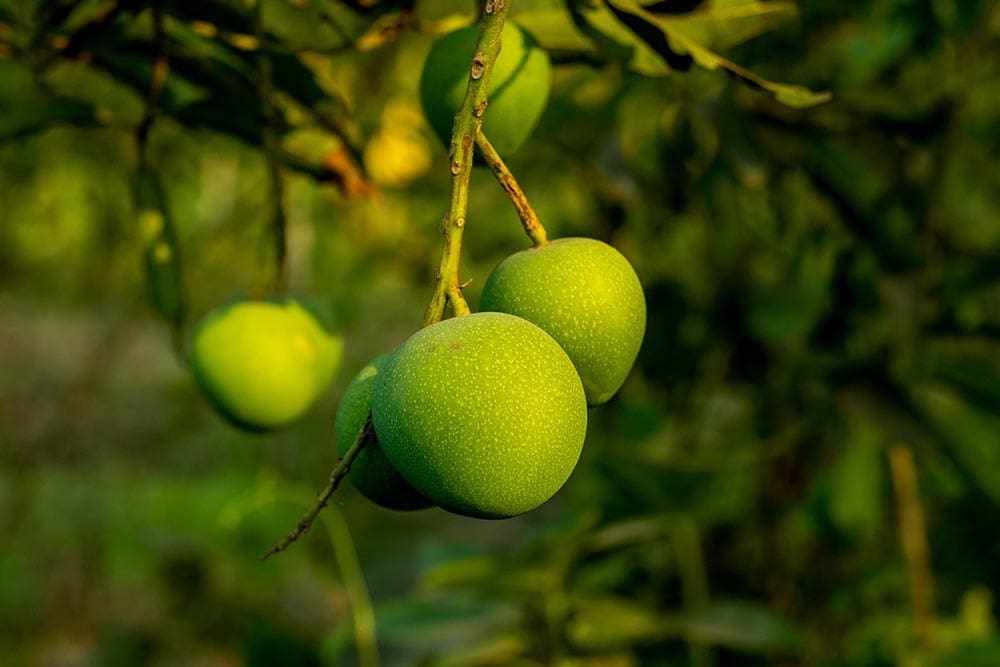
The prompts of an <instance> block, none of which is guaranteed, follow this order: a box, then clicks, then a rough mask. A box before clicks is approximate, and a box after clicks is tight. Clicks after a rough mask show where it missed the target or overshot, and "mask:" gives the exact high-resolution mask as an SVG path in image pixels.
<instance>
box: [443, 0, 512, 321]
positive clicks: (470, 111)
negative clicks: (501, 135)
mask: <svg viewBox="0 0 1000 667" xmlns="http://www.w3.org/2000/svg"><path fill="white" fill-rule="evenodd" d="M508 9H510V0H488V1H487V2H486V4H485V7H484V9H483V15H482V20H481V22H480V24H479V37H478V39H477V40H476V46H475V49H473V52H472V60H471V61H470V63H469V85H468V87H467V88H466V90H465V99H464V100H462V106H461V107H459V110H458V113H457V114H456V115H455V124H454V125H453V126H452V132H451V149H450V151H449V156H448V157H449V163H450V169H451V205H450V207H449V209H448V217H447V218H445V221H444V229H443V231H444V245H443V247H442V250H441V262H440V264H439V265H438V272H437V282H436V283H435V285H434V294H433V296H431V301H430V304H429V305H428V306H427V312H426V313H425V315H424V326H429V325H431V324H434V323H435V322H440V321H441V318H442V317H444V309H445V304H446V303H447V302H450V303H451V305H452V309H453V310H454V311H455V313H456V314H457V315H460V314H464V313H467V312H468V309H469V306H468V304H467V303H465V297H463V296H462V290H461V288H459V286H458V285H459V281H458V265H459V261H460V259H461V256H462V234H463V232H464V229H465V219H466V214H467V213H468V209H469V176H470V174H471V172H472V151H473V144H474V143H475V140H476V135H477V134H479V128H480V127H481V126H482V124H483V114H484V113H485V112H486V95H487V92H488V91H489V85H490V77H491V76H492V74H493V65H494V63H496V61H497V56H499V55H500V46H501V44H500V42H501V40H500V35H501V32H502V30H503V24H504V20H505V19H506V18H507V10H508Z"/></svg>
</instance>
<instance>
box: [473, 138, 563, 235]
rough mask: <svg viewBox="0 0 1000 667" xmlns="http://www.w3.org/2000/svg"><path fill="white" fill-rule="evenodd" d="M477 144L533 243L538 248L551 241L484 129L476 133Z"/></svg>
mask: <svg viewBox="0 0 1000 667" xmlns="http://www.w3.org/2000/svg"><path fill="white" fill-rule="evenodd" d="M476 146H477V147H478V148H479V152H480V153H481V154H482V156H483V158H484V159H485V160H486V164H487V165H489V167H490V171H492V172H493V175H494V176H496V177H497V181H498V182H499V183H500V187H502V188H503V189H504V192H506V193H507V196H508V197H509V198H510V202H511V203H512V204H513V205H514V209H515V210H516V211H517V217H519V218H520V219H521V226H522V227H524V233H525V234H527V235H528V238H529V239H531V243H532V244H533V245H534V246H535V247H536V248H540V247H542V246H543V245H546V244H547V243H548V242H549V237H548V235H547V234H546V233H545V227H543V226H542V221H541V220H539V219H538V215H537V214H536V213H535V209H533V208H532V207H531V202H529V201H528V197H527V196H526V195H525V194H524V190H522V189H521V186H520V185H519V184H518V182H517V179H515V178H514V174H512V173H511V172H510V169H508V168H507V164H506V163H505V162H504V161H503V158H501V157H500V154H499V153H497V149H495V148H493V144H491V143H490V140H489V139H487V138H486V135H485V134H483V132H482V131H480V132H479V134H477V135H476Z"/></svg>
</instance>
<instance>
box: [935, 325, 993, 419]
mask: <svg viewBox="0 0 1000 667" xmlns="http://www.w3.org/2000/svg"><path fill="white" fill-rule="evenodd" d="M927 348H928V349H927V357H928V364H929V366H930V369H931V373H933V374H934V375H935V376H936V377H938V378H940V379H942V380H945V381H947V382H950V383H951V384H952V385H954V386H955V387H956V388H957V389H958V390H959V391H961V392H962V394H963V395H964V396H965V397H966V399H968V400H969V401H970V402H972V403H974V404H976V405H978V406H980V407H981V408H982V409H984V410H987V411H989V412H992V413H993V414H1000V343H997V342H995V341H989V340H977V339H972V338H950V339H936V340H933V341H931V342H929V343H928V346H927Z"/></svg>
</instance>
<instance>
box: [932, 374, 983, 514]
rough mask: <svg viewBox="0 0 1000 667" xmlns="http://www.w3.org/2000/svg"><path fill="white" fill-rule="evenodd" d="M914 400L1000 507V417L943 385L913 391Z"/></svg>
mask: <svg viewBox="0 0 1000 667" xmlns="http://www.w3.org/2000/svg"><path fill="white" fill-rule="evenodd" d="M913 396H914V400H915V401H916V403H917V405H919V406H920V407H921V408H922V409H923V411H924V414H925V416H926V417H927V419H929V420H930V422H931V423H932V424H933V425H934V426H935V427H936V428H937V429H938V431H939V432H940V433H941V435H942V437H943V438H944V440H945V443H946V444H947V445H948V447H949V448H950V449H951V450H952V451H953V452H954V454H955V458H956V460H957V461H958V463H959V464H960V465H961V466H962V467H963V468H964V469H965V471H966V472H967V473H968V474H969V476H970V477H972V479H974V480H975V481H976V482H977V483H978V485H979V487H980V488H981V489H982V490H983V491H984V492H985V493H986V494H987V495H988V496H989V497H990V498H991V499H992V500H993V501H994V502H995V503H998V504H1000V475H997V474H996V471H997V470H1000V415H998V414H997V413H985V412H982V411H980V410H977V409H976V408H974V407H973V406H971V405H969V404H968V403H966V402H965V401H963V400H962V399H961V397H960V396H959V395H958V394H956V392H955V391H954V390H951V389H949V388H948V387H946V386H945V385H942V384H925V385H921V386H918V387H916V388H914V390H913Z"/></svg>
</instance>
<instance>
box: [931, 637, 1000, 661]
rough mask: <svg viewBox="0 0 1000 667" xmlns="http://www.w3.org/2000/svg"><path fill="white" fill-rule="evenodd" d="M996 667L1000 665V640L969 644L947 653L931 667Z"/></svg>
mask: <svg viewBox="0 0 1000 667" xmlns="http://www.w3.org/2000/svg"><path fill="white" fill-rule="evenodd" d="M955 665H961V667H994V666H995V665H1000V640H996V639H993V640H985V641H980V642H969V643H965V644H961V645H960V646H958V647H956V648H954V649H952V650H950V651H947V652H945V653H944V654H943V655H941V656H939V657H938V658H937V659H936V660H934V661H933V662H932V663H931V667H955Z"/></svg>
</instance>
